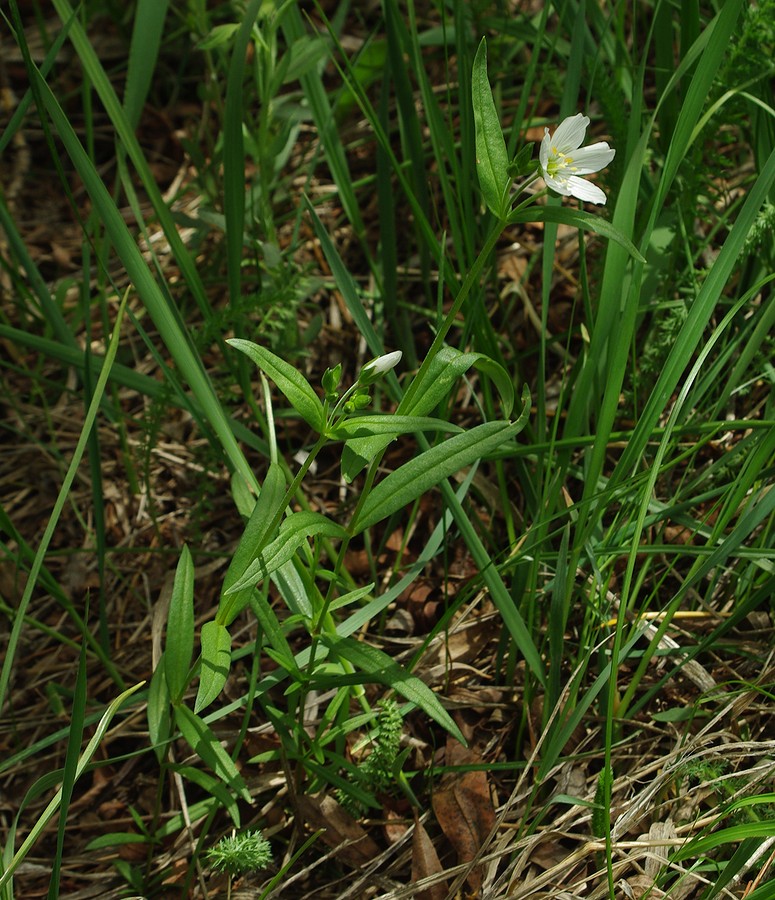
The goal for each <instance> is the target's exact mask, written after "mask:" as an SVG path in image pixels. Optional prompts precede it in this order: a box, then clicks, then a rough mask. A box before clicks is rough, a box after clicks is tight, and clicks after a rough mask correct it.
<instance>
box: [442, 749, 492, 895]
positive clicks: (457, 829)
mask: <svg viewBox="0 0 775 900" xmlns="http://www.w3.org/2000/svg"><path fill="white" fill-rule="evenodd" d="M481 761H482V760H481V759H480V757H479V756H477V754H475V753H474V752H473V751H471V750H466V749H465V747H463V746H462V745H461V744H459V743H458V742H457V741H455V740H454V739H453V738H448V739H447V748H446V763H447V765H452V766H461V765H473V764H476V763H480V762H481ZM433 811H434V813H435V814H436V819H437V820H438V823H439V825H441V828H442V830H443V832H444V834H445V835H446V836H447V839H448V840H449V842H450V843H451V844H452V846H453V847H454V848H455V851H456V852H457V857H458V863H460V864H465V863H469V862H471V861H472V860H473V859H474V858H475V857H476V854H477V853H478V851H479V849H480V848H481V847H482V845H483V843H484V841H485V840H486V839H487V837H488V835H489V834H490V831H492V828H493V826H494V825H495V809H494V807H493V805H492V798H491V796H490V787H489V784H488V782H487V773H486V772H483V771H479V772H453V773H450V774H449V775H445V776H444V778H443V779H442V781H441V786H440V788H439V790H437V791H436V792H435V793H434V795H433ZM466 881H467V882H468V886H469V887H470V888H471V890H472V891H473V892H474V893H475V894H476V895H478V894H479V892H480V890H481V887H482V871H481V868H480V867H479V866H476V867H474V868H472V869H471V871H470V872H469V874H468V877H467V879H466Z"/></svg>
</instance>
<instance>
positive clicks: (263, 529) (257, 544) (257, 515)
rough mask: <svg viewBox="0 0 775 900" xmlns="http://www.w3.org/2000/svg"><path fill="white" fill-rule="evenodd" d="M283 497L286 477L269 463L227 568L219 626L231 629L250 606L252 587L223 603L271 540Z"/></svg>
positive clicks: (220, 606)
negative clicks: (272, 525)
mask: <svg viewBox="0 0 775 900" xmlns="http://www.w3.org/2000/svg"><path fill="white" fill-rule="evenodd" d="M284 497H285V476H284V475H283V471H282V469H281V468H280V466H278V465H277V464H276V463H271V464H270V466H269V471H268V472H267V473H266V478H265V479H264V483H263V485H262V486H261V493H260V494H259V496H258V500H256V502H255V505H254V506H253V511H252V513H251V514H250V519H248V524H247V525H246V526H245V530H244V531H243V533H242V537H241V538H240V542H239V544H238V545H237V549H236V551H235V553H234V556H233V557H232V560H231V563H230V564H229V568H228V571H227V572H226V576H225V578H224V579H223V588H222V589H221V600H220V604H219V606H218V614H217V616H216V620H217V621H218V622H220V623H221V624H222V625H226V626H228V625H231V623H232V622H233V621H234V619H235V618H236V617H237V615H238V614H239V613H240V612H241V611H242V610H243V609H244V608H245V607H246V606H247V605H248V603H249V602H250V595H251V593H252V592H253V585H252V584H251V585H250V586H249V587H247V588H246V589H245V591H244V592H240V593H239V594H232V595H230V596H229V598H228V599H226V593H227V591H228V589H229V588H230V587H231V586H232V585H233V584H235V583H236V582H237V581H239V580H240V578H242V576H243V575H244V574H245V570H246V569H247V568H248V566H249V565H250V564H251V563H252V562H253V561H254V560H255V559H256V557H257V556H258V555H259V553H260V552H261V551H262V550H263V549H264V547H265V546H266V545H267V543H268V542H269V539H270V538H271V537H272V535H270V534H269V533H268V529H269V527H270V525H271V524H272V521H273V520H274V519H275V517H276V516H277V513H278V512H279V511H280V509H281V507H282V503H283V499H284Z"/></svg>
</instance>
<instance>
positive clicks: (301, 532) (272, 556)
mask: <svg viewBox="0 0 775 900" xmlns="http://www.w3.org/2000/svg"><path fill="white" fill-rule="evenodd" d="M317 534H322V535H325V536H326V537H332V538H344V537H346V536H347V532H346V531H345V530H344V528H342V526H341V525H337V524H336V522H332V521H331V519H328V518H326V516H322V515H320V513H316V512H306V511H305V512H297V513H293V515H291V516H288V518H287V519H286V520H285V521H284V522H283V523H282V525H281V526H280V533H279V534H278V536H277V537H276V538H275V539H274V540H273V541H272V543H271V544H269V545H268V546H267V547H266V549H265V550H264V551H263V553H262V554H261V555H260V556H259V558H258V559H256V560H255V561H254V562H253V563H252V564H251V565H249V566H248V568H247V569H246V570H245V574H244V575H243V576H242V578H240V579H239V580H238V581H237V582H236V584H233V585H232V586H231V587H230V588H229V589H228V590H227V591H225V592H224V593H225V594H226V596H229V595H230V594H234V593H236V592H237V591H240V590H242V589H243V588H246V587H247V586H248V585H254V584H256V583H257V582H258V581H261V580H262V579H264V578H266V577H267V576H268V575H271V574H272V572H274V571H276V570H277V569H279V568H280V567H281V566H283V565H285V563H287V562H288V561H289V560H290V559H292V557H293V555H294V553H296V551H297V550H298V548H299V547H300V546H301V545H302V544H303V543H304V542H305V541H306V540H307V538H310V537H314V536H315V535H317Z"/></svg>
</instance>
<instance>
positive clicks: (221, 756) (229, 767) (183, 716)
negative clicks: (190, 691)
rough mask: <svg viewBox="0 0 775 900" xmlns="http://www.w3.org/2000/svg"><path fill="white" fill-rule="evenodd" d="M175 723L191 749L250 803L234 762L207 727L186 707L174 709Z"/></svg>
mask: <svg viewBox="0 0 775 900" xmlns="http://www.w3.org/2000/svg"><path fill="white" fill-rule="evenodd" d="M175 723H176V724H177V726H178V728H179V729H180V733H181V734H182V735H183V737H184V738H185V739H186V740H187V741H188V743H189V746H190V747H191V749H192V750H193V751H194V752H195V753H196V754H197V755H198V756H199V758H200V759H201V760H202V761H203V762H204V763H205V764H206V765H208V766H209V767H210V768H211V769H212V770H213V772H215V774H216V775H217V776H218V777H219V778H220V779H221V781H223V782H224V783H226V784H228V785H229V787H230V788H231V789H232V790H233V791H234V793H235V794H238V795H239V796H240V797H242V799H243V800H245V801H246V802H248V803H250V792H249V791H248V789H247V785H246V784H245V782H244V780H243V778H242V776H241V775H240V773H239V772H238V771H237V767H236V766H235V765H234V761H233V760H232V758H231V757H230V756H229V754H228V753H227V752H226V751H225V750H224V748H223V747H222V746H221V742H220V741H219V740H218V738H217V737H216V736H215V735H214V734H213V732H212V731H211V730H210V728H209V727H208V725H207V724H206V723H205V722H204V721H203V720H202V719H200V718H199V716H197V715H196V714H195V713H193V712H191V710H190V709H189V708H188V707H187V706H176V707H175Z"/></svg>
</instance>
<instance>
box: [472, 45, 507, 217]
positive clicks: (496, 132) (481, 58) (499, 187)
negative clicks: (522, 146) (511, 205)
mask: <svg viewBox="0 0 775 900" xmlns="http://www.w3.org/2000/svg"><path fill="white" fill-rule="evenodd" d="M471 101H472V103H473V107H474V129H475V132H476V171H477V173H478V175H479V185H480V187H481V189H482V196H483V197H484V202H485V203H486V204H487V206H488V208H489V210H490V212H492V213H493V214H494V215H496V216H497V217H498V218H499V219H503V218H504V217H505V212H506V203H507V200H508V189H509V184H510V183H511V179H510V178H509V157H508V153H507V151H506V141H505V140H504V139H503V131H502V129H501V123H500V119H499V118H498V113H497V112H496V109H495V102H494V101H493V98H492V90H491V88H490V81H489V79H488V77H487V41H486V40H485V38H482V40H481V42H480V44H479V49H478V50H477V51H476V57H475V58H474V68H473V72H472V75H471Z"/></svg>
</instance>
